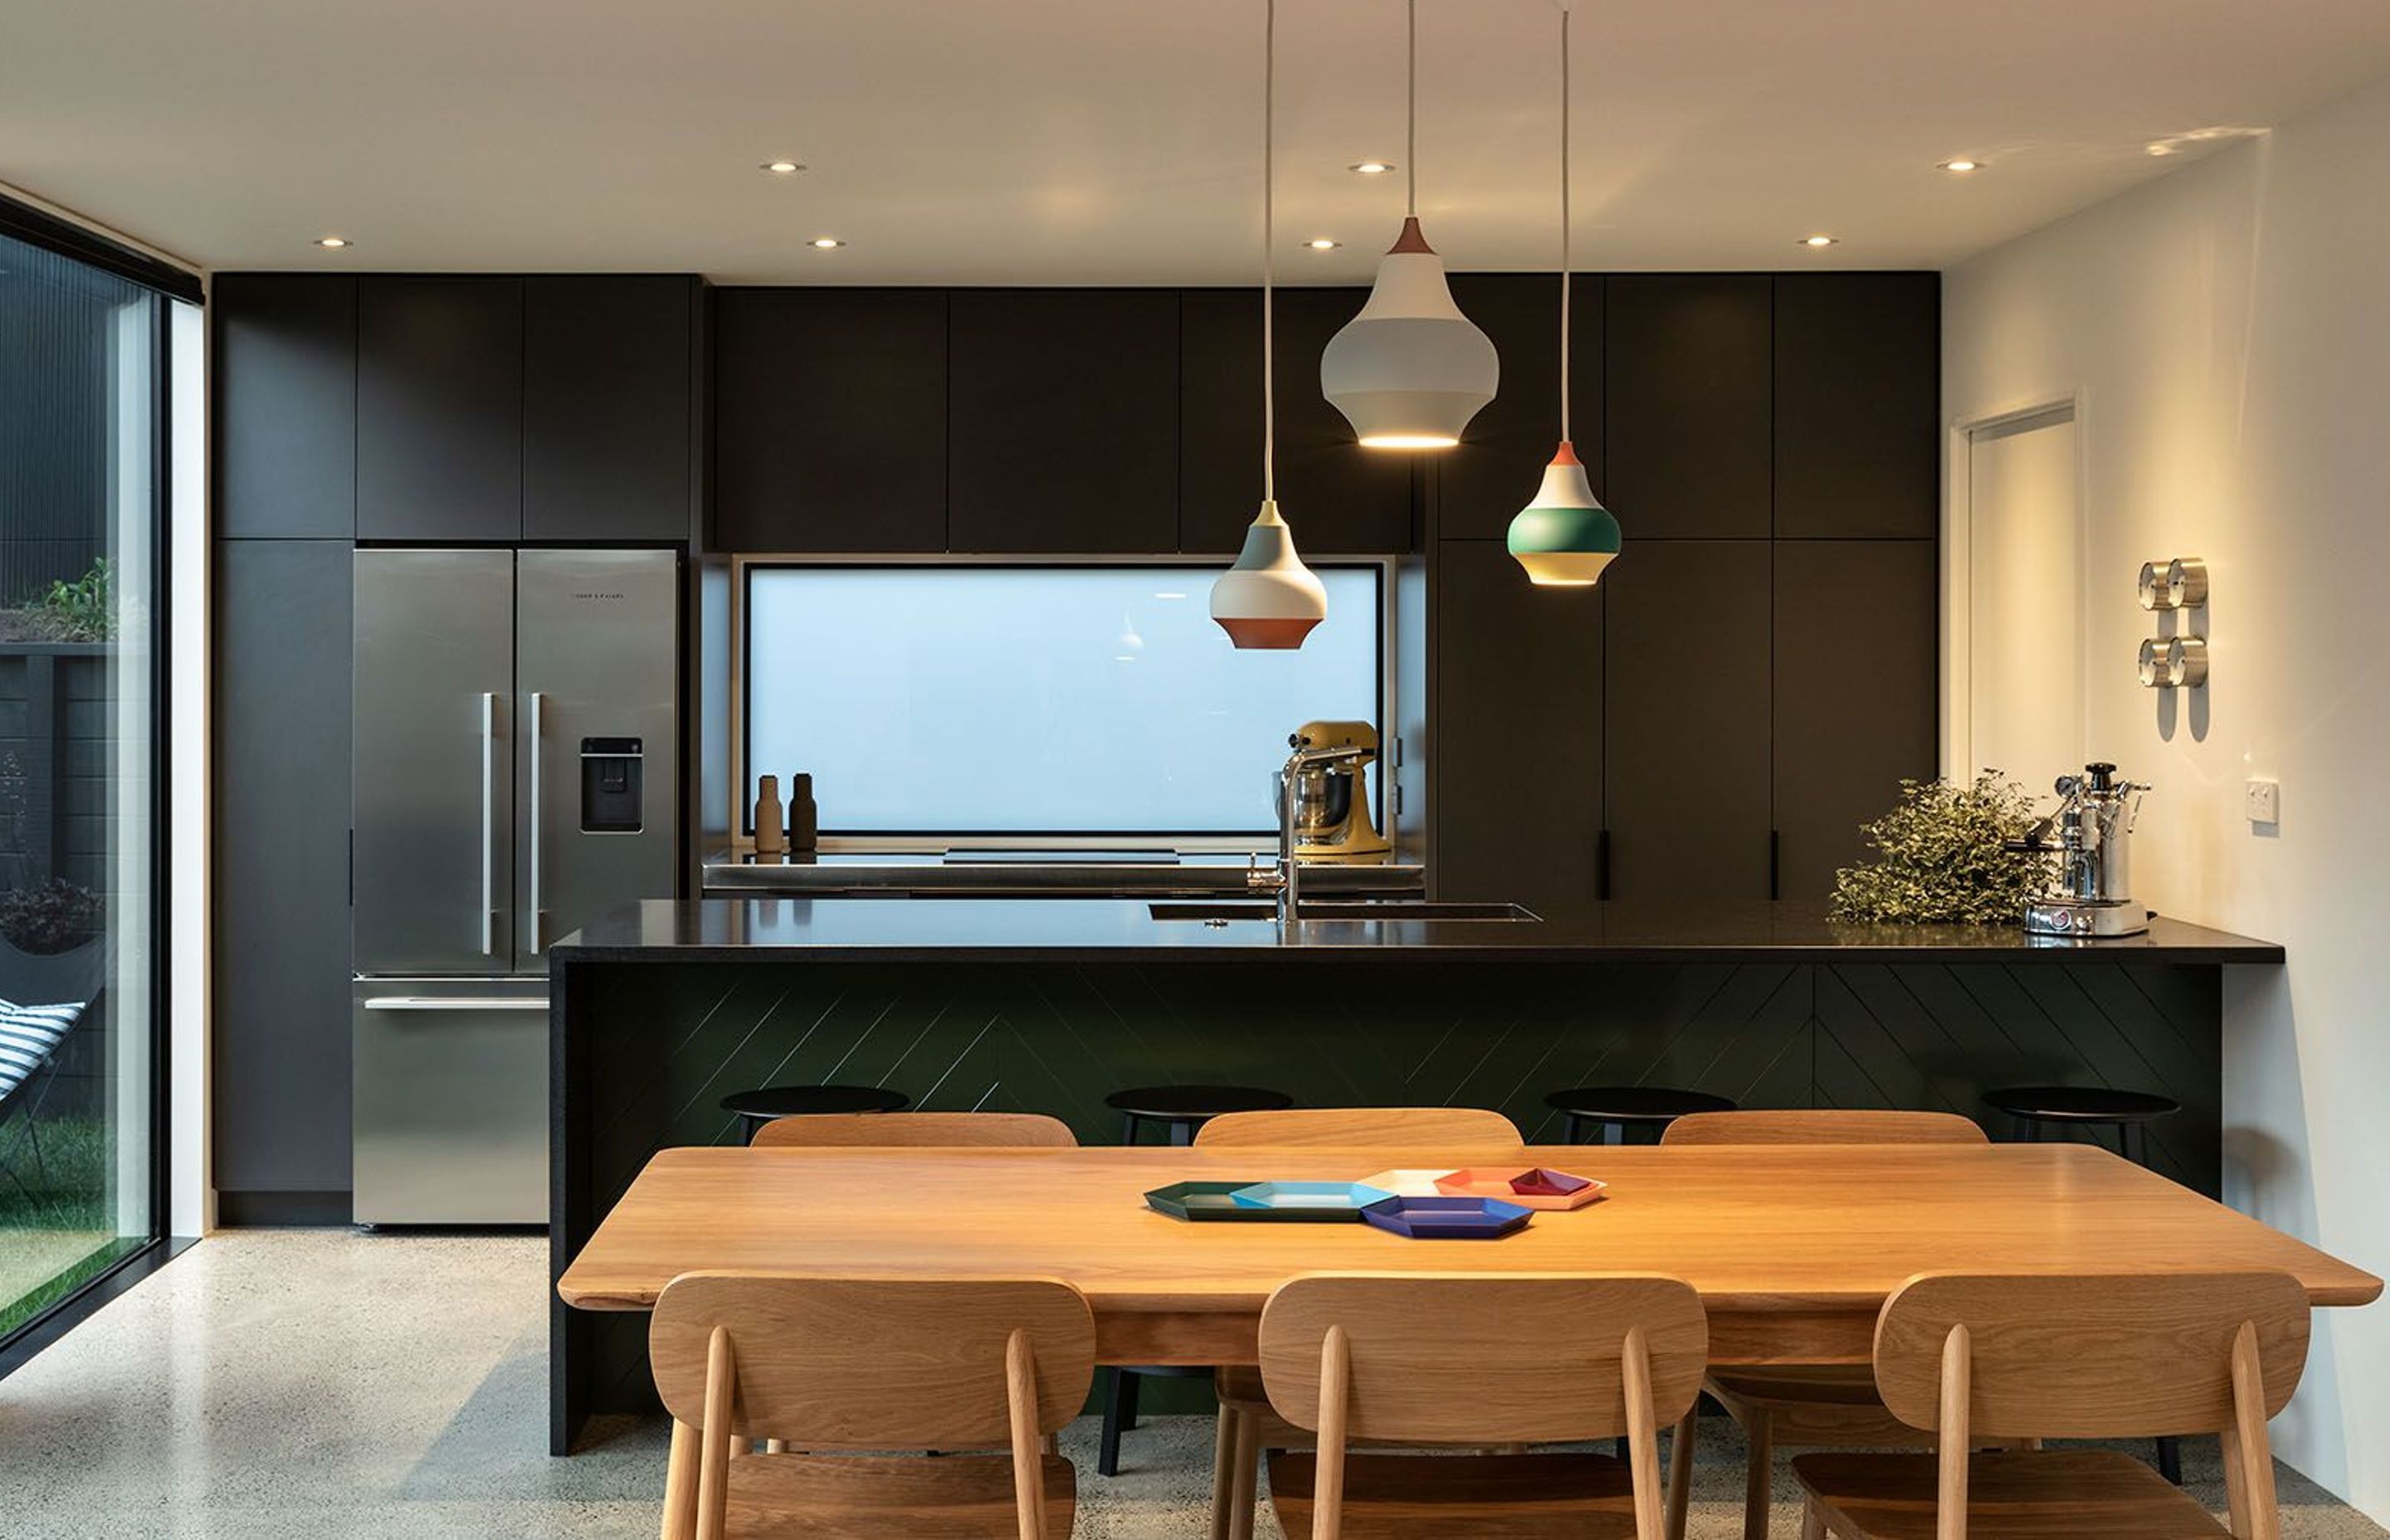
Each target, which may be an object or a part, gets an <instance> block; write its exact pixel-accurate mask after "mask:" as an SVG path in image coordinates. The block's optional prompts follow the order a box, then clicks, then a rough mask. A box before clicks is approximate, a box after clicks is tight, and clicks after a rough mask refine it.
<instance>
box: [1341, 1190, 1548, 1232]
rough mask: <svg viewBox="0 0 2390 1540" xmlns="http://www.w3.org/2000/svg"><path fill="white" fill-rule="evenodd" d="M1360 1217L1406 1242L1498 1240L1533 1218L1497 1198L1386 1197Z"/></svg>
mask: <svg viewBox="0 0 2390 1540" xmlns="http://www.w3.org/2000/svg"><path fill="white" fill-rule="evenodd" d="M1361 1217H1362V1219H1363V1220H1365V1221H1367V1222H1368V1223H1369V1224H1371V1225H1375V1226H1377V1227H1378V1228H1380V1229H1381V1230H1391V1231H1393V1232H1394V1234H1396V1235H1398V1236H1402V1237H1404V1238H1407V1239H1410V1240H1499V1239H1501V1238H1503V1237H1504V1236H1506V1235H1515V1234H1517V1233H1518V1232H1519V1231H1521V1230H1523V1229H1525V1228H1526V1227H1527V1221H1529V1220H1531V1219H1533V1218H1534V1217H1535V1215H1534V1214H1533V1213H1529V1212H1528V1211H1527V1210H1525V1209H1523V1208H1521V1207H1520V1206H1519V1205H1518V1204H1516V1203H1506V1202H1504V1201H1502V1200H1500V1199H1498V1198H1389V1199H1387V1200H1384V1201H1383V1202H1379V1203H1372V1204H1370V1205H1369V1206H1368V1208H1366V1209H1363V1210H1362V1211H1361Z"/></svg>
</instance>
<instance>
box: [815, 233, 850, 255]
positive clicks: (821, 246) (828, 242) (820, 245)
mask: <svg viewBox="0 0 2390 1540" xmlns="http://www.w3.org/2000/svg"><path fill="white" fill-rule="evenodd" d="M805 244H807V245H808V246H811V247H812V248H813V249H814V250H816V251H835V250H838V249H839V248H840V247H842V246H843V245H845V244H846V242H844V241H842V240H841V239H839V238H838V237H836V236H816V237H814V238H813V239H812V240H810V241H807V242H806V243H805Z"/></svg>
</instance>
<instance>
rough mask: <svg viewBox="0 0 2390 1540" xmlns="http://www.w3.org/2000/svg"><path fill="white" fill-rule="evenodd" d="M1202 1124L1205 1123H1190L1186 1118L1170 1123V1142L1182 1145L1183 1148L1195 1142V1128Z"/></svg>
mask: <svg viewBox="0 0 2390 1540" xmlns="http://www.w3.org/2000/svg"><path fill="white" fill-rule="evenodd" d="M1202 1126H1203V1125H1202V1124H1201V1123H1190V1122H1188V1121H1186V1120H1185V1119H1181V1120H1180V1121H1179V1122H1177V1123H1172V1124H1171V1125H1170V1142H1171V1143H1172V1144H1174V1145H1177V1146H1180V1147H1181V1148H1184V1147H1185V1146H1188V1145H1190V1144H1193V1143H1194V1142H1195V1130H1197V1129H1198V1128H1201V1127H1202Z"/></svg>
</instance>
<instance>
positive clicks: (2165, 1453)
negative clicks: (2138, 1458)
mask: <svg viewBox="0 0 2390 1540" xmlns="http://www.w3.org/2000/svg"><path fill="white" fill-rule="evenodd" d="M2158 1474H2159V1475H2161V1476H2164V1477H2165V1479H2166V1480H2168V1481H2170V1482H2174V1484H2175V1485H2177V1486H2180V1485H2181V1484H2182V1440H2180V1439H2178V1438H2162V1439H2160V1440H2158Z"/></svg>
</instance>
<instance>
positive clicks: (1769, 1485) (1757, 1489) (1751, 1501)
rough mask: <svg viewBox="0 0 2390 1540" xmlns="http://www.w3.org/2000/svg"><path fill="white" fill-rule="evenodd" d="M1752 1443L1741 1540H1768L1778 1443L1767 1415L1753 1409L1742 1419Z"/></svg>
mask: <svg viewBox="0 0 2390 1540" xmlns="http://www.w3.org/2000/svg"><path fill="white" fill-rule="evenodd" d="M1742 1428H1743V1431H1744V1432H1745V1433H1746V1434H1748V1435H1749V1437H1750V1440H1751V1456H1750V1462H1749V1464H1748V1466H1747V1467H1746V1468H1745V1469H1744V1471H1743V1478H1742V1540H1767V1506H1768V1505H1767V1499H1768V1497H1769V1495H1771V1494H1772V1493H1773V1492H1774V1491H1775V1490H1776V1441H1775V1439H1774V1437H1773V1436H1772V1435H1773V1433H1774V1430H1773V1429H1771V1428H1770V1427H1769V1426H1768V1414H1767V1412H1766V1411H1764V1410H1762V1409H1761V1408H1759V1407H1756V1406H1754V1407H1753V1408H1752V1409H1751V1414H1750V1415H1749V1416H1748V1417H1746V1418H1743V1422H1742Z"/></svg>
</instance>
